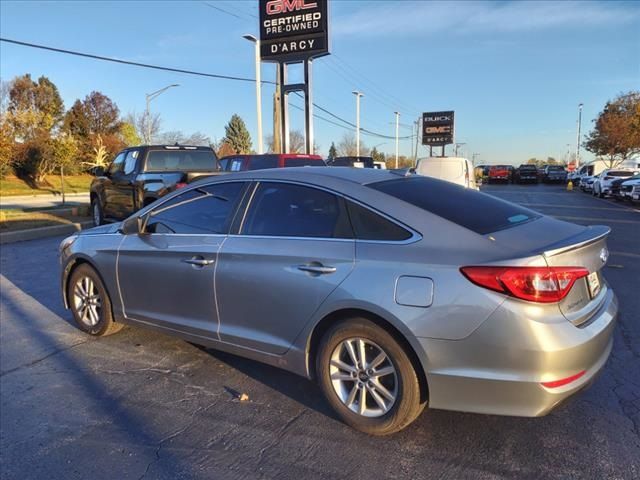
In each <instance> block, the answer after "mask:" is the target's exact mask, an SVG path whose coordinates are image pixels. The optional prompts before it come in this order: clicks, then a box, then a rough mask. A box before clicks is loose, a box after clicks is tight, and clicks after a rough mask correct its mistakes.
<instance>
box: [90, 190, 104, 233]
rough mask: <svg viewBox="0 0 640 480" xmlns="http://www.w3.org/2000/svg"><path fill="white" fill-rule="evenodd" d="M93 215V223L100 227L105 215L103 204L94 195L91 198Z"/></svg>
mask: <svg viewBox="0 0 640 480" xmlns="http://www.w3.org/2000/svg"><path fill="white" fill-rule="evenodd" d="M91 217H92V218H93V224H94V225H95V226H96V227H99V226H100V225H102V224H103V223H104V215H103V213H102V206H101V205H100V200H98V198H97V197H94V198H93V199H92V200H91Z"/></svg>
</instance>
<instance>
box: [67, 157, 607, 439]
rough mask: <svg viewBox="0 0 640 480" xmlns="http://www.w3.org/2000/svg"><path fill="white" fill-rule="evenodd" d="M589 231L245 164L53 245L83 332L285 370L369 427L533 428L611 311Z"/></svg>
mask: <svg viewBox="0 0 640 480" xmlns="http://www.w3.org/2000/svg"><path fill="white" fill-rule="evenodd" d="M443 199H446V201H443ZM608 234H609V228H607V227H603V226H592V227H584V226H580V225H575V224H571V223H567V222H564V221H560V220H557V219H554V218H552V217H547V216H544V215H542V214H540V213H537V212H534V211H532V210H528V209H526V208H523V207H521V206H519V205H516V204H513V203H509V202H506V201H504V200H500V199H498V198H495V197H493V196H491V195H487V194H484V193H480V192H478V191H475V190H473V189H469V188H463V187H461V186H459V185H456V184H454V183H451V182H445V181H442V180H438V179H434V178H430V177H425V176H421V175H406V176H405V175H401V174H399V172H397V171H394V170H378V169H356V168H315V167H304V168H282V169H267V170H256V171H250V172H240V173H236V174H234V175H228V176H219V177H217V178H214V177H211V178H206V179H203V180H201V181H197V182H194V183H193V184H191V185H189V186H188V187H186V188H184V189H182V190H178V191H176V192H174V193H172V194H169V195H167V196H166V197H164V198H163V199H161V200H160V201H159V202H157V203H154V204H152V205H149V206H147V207H145V208H144V209H142V210H141V211H140V212H138V213H136V214H134V215H133V216H131V217H129V218H128V219H127V220H125V221H124V222H122V223H118V224H113V225H105V226H102V227H97V228H93V229H90V230H86V231H82V232H79V233H77V234H75V235H73V236H71V237H68V238H67V239H65V240H64V241H63V242H62V243H61V245H60V258H61V265H62V277H61V282H62V283H61V285H62V294H63V299H64V304H65V306H66V307H67V308H70V309H71V312H72V314H73V318H74V320H75V322H76V324H77V325H78V327H79V328H80V329H81V330H83V331H84V332H86V333H87V334H89V335H93V336H104V335H109V334H112V333H115V332H117V331H118V330H120V328H121V327H122V325H123V324H131V325H138V326H141V327H148V328H149V327H150V328H154V329H156V330H158V331H160V332H164V333H166V334H169V335H173V336H178V337H181V338H183V339H185V340H187V341H190V342H194V343H198V344H203V345H207V346H210V347H213V348H217V349H220V350H224V351H227V352H231V353H234V354H236V355H241V356H245V357H248V358H251V359H253V360H258V361H261V362H265V363H268V364H270V365H272V366H276V367H279V368H284V369H286V370H290V371H292V372H295V373H297V374H300V375H302V376H304V377H308V378H312V379H315V380H316V381H317V382H318V383H319V384H320V387H321V390H322V392H323V393H324V395H325V397H326V399H327V402H328V403H329V404H330V405H331V406H332V407H333V409H334V410H335V411H336V413H337V415H338V416H339V417H340V418H342V419H343V420H344V421H345V422H346V423H348V424H349V425H352V426H353V427H355V428H357V429H359V430H362V431H364V432H367V433H370V434H376V435H383V434H389V433H392V432H396V431H398V430H401V429H403V428H404V427H406V426H407V425H409V424H410V423H411V422H412V421H413V420H414V419H415V418H416V417H417V416H418V415H419V414H420V412H422V410H423V409H424V408H425V406H426V405H427V404H428V405H429V407H430V408H436V409H438V408H440V409H449V410H459V411H465V412H478V413H485V414H504V415H516V416H541V415H545V414H546V413H547V412H549V411H550V410H552V409H553V408H554V407H555V406H556V405H558V404H560V403H561V402H562V401H563V400H565V399H566V398H568V397H569V396H571V395H573V394H575V393H576V392H578V391H580V390H582V389H583V388H584V387H586V386H587V385H588V384H589V383H590V382H591V381H592V380H593V379H594V378H595V376H596V375H597V373H598V371H599V370H601V368H602V367H603V366H604V364H605V362H606V360H607V357H608V356H609V353H610V351H611V347H612V333H613V330H614V325H615V321H616V317H617V310H618V307H617V301H616V298H615V296H614V293H613V291H612V290H611V288H610V287H609V285H608V283H607V282H606V281H605V279H604V277H603V267H604V266H605V264H606V261H607V256H608V251H607V246H606V239H607V236H608ZM106 351H108V350H105V352H106ZM185 381H188V379H185ZM289 381H290V380H289ZM138 394H139V392H138Z"/></svg>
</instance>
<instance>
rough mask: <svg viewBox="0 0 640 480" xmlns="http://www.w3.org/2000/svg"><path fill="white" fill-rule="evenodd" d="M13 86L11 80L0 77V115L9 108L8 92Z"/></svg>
mask: <svg viewBox="0 0 640 480" xmlns="http://www.w3.org/2000/svg"><path fill="white" fill-rule="evenodd" d="M12 86H13V81H12V80H9V81H6V80H2V79H0V115H2V116H4V114H5V113H7V109H8V108H9V92H10V91H11V87H12Z"/></svg>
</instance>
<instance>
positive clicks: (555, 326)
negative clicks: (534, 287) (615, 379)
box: [420, 289, 618, 417]
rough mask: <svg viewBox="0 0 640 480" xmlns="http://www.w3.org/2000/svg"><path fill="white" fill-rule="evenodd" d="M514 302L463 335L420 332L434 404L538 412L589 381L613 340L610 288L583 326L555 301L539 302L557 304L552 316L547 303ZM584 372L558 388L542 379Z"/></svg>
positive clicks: (614, 314) (613, 304)
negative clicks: (448, 337)
mask: <svg viewBox="0 0 640 480" xmlns="http://www.w3.org/2000/svg"><path fill="white" fill-rule="evenodd" d="M517 303H518V304H519V306H517V305H514V302H512V301H511V300H508V301H506V302H505V304H503V306H501V307H500V308H499V309H498V310H497V311H496V312H495V313H494V314H493V315H492V316H491V317H490V318H489V319H487V320H486V321H485V322H484V323H483V324H482V325H481V326H480V327H479V328H478V329H477V330H476V331H475V332H474V333H472V334H471V335H470V336H468V337H467V338H465V339H463V340H457V341H448V340H435V339H420V341H421V343H422V346H423V348H424V350H425V352H427V356H428V367H427V380H428V384H429V405H430V407H431V408H442V409H446V410H459V411H466V412H476V413H486V414H494V415H514V416H523V417H537V416H542V415H545V414H547V413H548V412H549V411H551V410H552V409H553V408H554V407H555V406H557V405H558V404H559V403H561V402H563V401H565V400H566V399H567V398H569V397H570V396H572V395H574V394H575V393H577V392H578V391H580V390H582V389H583V388H585V387H587V386H588V385H589V384H590V383H591V382H592V381H593V379H594V378H595V376H596V375H597V374H598V372H599V371H600V370H601V369H602V367H603V366H604V365H605V363H606V361H607V358H608V357H609V354H610V352H611V347H612V344H613V336H612V334H613V329H614V327H615V323H616V318H617V314H618V303H617V300H616V298H615V295H614V294H613V292H612V291H611V289H609V290H608V292H607V295H606V298H605V300H604V302H603V303H602V304H601V306H600V307H599V309H598V311H597V312H596V314H595V315H594V316H593V317H592V318H591V319H590V320H589V321H588V322H587V323H586V324H584V325H581V326H580V327H576V326H575V325H573V324H572V323H570V322H569V321H568V320H566V319H565V318H564V317H563V316H562V315H561V314H559V311H558V309H557V306H556V305H553V306H548V307H543V308H541V309H540V310H544V309H547V308H549V309H553V308H554V307H555V310H556V311H557V312H558V314H557V315H555V316H552V317H549V315H548V313H549V312H551V311H552V310H549V311H547V312H542V311H536V309H538V307H537V306H530V305H529V306H525V307H524V308H523V306H522V305H523V303H522V302H517ZM514 306H515V307H516V308H514ZM523 312H524V313H525V316H523ZM527 313H528V314H529V315H527ZM527 317H528V318H527ZM582 371H585V373H584V375H582V376H581V377H580V378H578V379H577V380H575V381H573V382H571V383H569V384H567V385H564V386H562V387H558V388H547V387H544V386H543V385H542V384H541V382H549V381H553V380H559V379H563V378H567V377H570V376H572V375H575V374H576V373H578V372H582Z"/></svg>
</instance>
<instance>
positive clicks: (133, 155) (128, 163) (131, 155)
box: [124, 150, 139, 175]
mask: <svg viewBox="0 0 640 480" xmlns="http://www.w3.org/2000/svg"><path fill="white" fill-rule="evenodd" d="M138 154H139V151H138V150H129V151H128V152H127V156H126V157H125V159H124V174H125V175H129V174H131V173H133V172H134V171H135V169H136V162H137V160H138Z"/></svg>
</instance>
